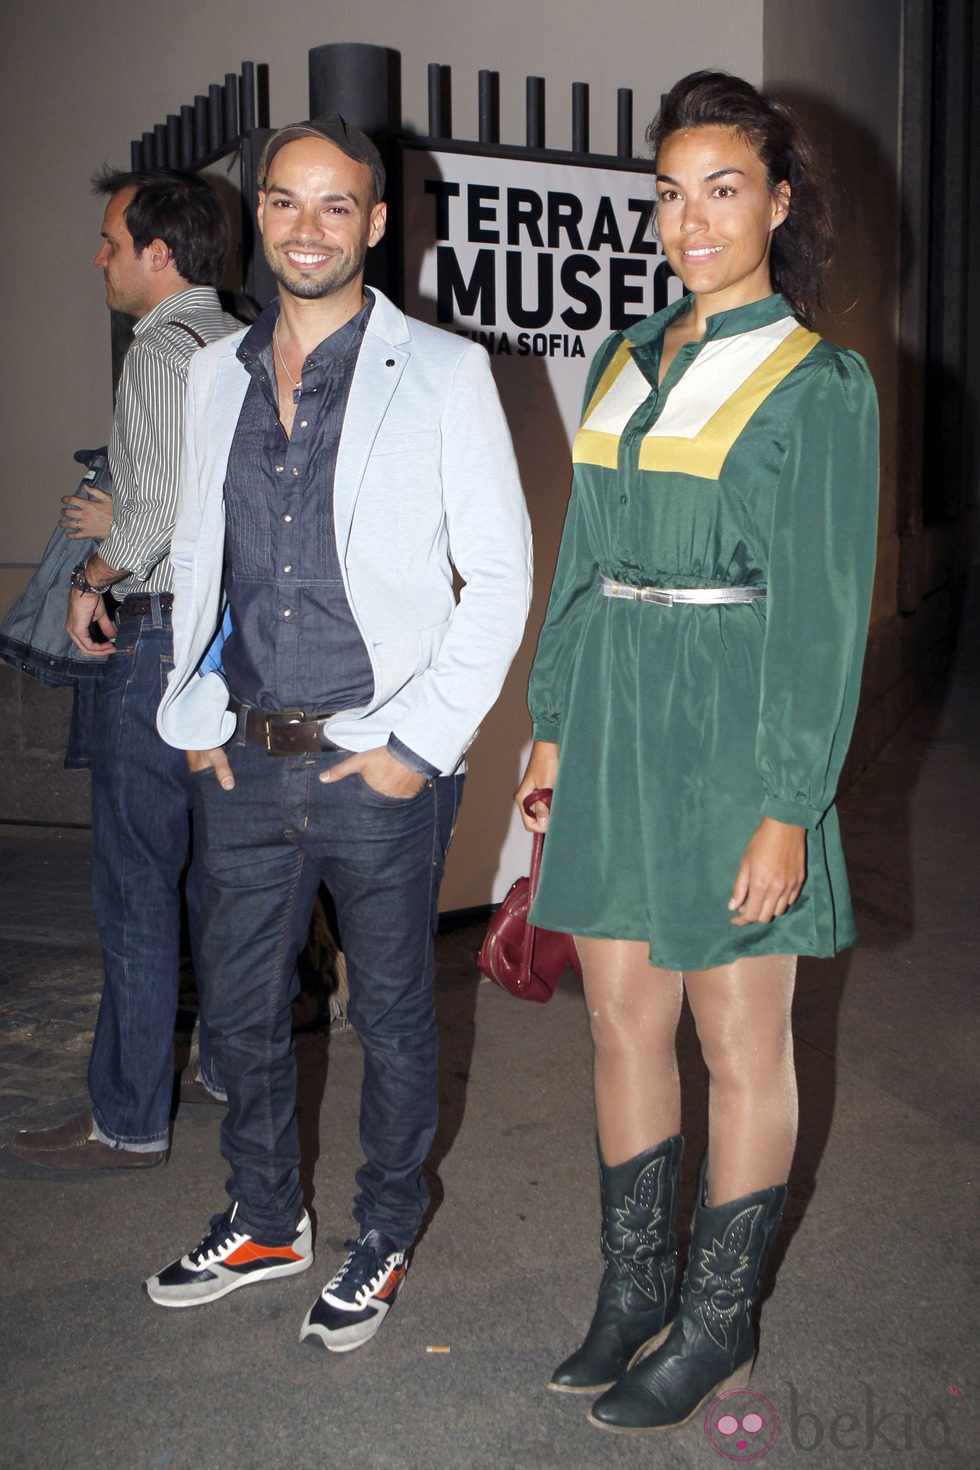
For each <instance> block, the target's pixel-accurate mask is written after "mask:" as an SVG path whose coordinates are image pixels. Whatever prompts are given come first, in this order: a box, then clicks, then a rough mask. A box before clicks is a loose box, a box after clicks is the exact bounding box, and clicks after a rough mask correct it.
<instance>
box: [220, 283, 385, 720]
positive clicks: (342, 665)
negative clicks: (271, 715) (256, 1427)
mask: <svg viewBox="0 0 980 1470" xmlns="http://www.w3.org/2000/svg"><path fill="white" fill-rule="evenodd" d="M372 305H373V302H372V301H371V300H369V301H368V304H367V305H366V306H365V307H363V308H362V310H361V311H359V312H358V314H357V315H356V316H355V317H353V318H352V319H351V320H350V321H349V322H346V323H345V324H344V325H343V326H342V327H340V328H339V330H338V331H336V332H334V333H332V334H331V336H329V337H327V338H325V340H324V341H323V342H321V343H320V344H319V346H318V347H316V348H315V349H314V351H313V352H311V353H310V355H309V356H308V357H307V358H306V361H305V362H304V364H303V378H302V388H301V390H297V393H296V395H295V397H296V418H295V420H294V422H293V430H292V436H291V437H289V438H287V436H286V433H285V431H284V429H283V427H282V424H281V423H280V421H279V407H278V399H277V393H276V378H275V366H274V363H273V351H274V347H273V338H272V332H273V328H274V326H275V323H276V320H277V318H278V315H279V304H278V302H274V303H273V304H271V305H270V306H267V307H266V308H265V310H264V311H263V312H262V314H261V316H260V317H259V318H258V320H257V321H256V322H255V323H254V324H253V326H252V327H251V328H250V330H249V331H248V332H247V333H246V335H245V337H244V338H243V339H242V342H241V344H240V345H239V348H238V357H239V360H240V361H241V362H242V364H243V365H244V367H245V368H246V370H247V371H248V373H249V375H250V377H251V382H250V383H249V386H248V390H247V392H246V395H245V401H244V403H243V404H242V410H241V414H240V416H239V420H238V428H237V430H236V432H235V438H234V442H233V444H232V449H231V454H230V456H229V459H228V470H227V476H226V479H225V507H226V516H227V520H226V528H225V590H226V593H227V597H228V604H229V607H230V610H231V627H232V632H231V635H230V637H229V638H228V639H227V640H226V642H225V644H224V647H223V649H222V665H223V672H224V676H225V679H226V680H227V683H228V688H229V691H230V692H231V694H232V695H233V696H234V697H235V698H236V699H238V700H240V701H241V702H242V703H244V704H250V705H255V706H257V707H258V708H260V709H267V710H277V709H301V710H305V711H306V712H307V713H308V714H319V713H326V712H327V711H332V710H342V709H356V708H358V707H359V706H361V705H366V704H368V703H369V701H370V699H371V696H372V694H373V693H374V678H373V675H372V671H371V663H370V659H369V657H368V652H367V649H366V648H365V646H364V641H363V639H362V638H361V635H360V632H359V631H358V628H357V625H356V623H355V621H354V616H353V614H352V612H351V609H350V606H349V604H348V601H347V595H346V593H345V591H344V584H343V580H342V577H341V571H340V563H339V559H338V552H337V540H336V535H335V532H334V516H333V487H334V473H335V471H336V467H337V450H338V447H339V444H340V433H341V429H342V428H343V422H344V413H345V411H346V408H347V399H348V396H349V394H350V386H351V381H352V379H353V376H354V368H355V366H356V363H357V355H358V352H359V350H360V346H361V342H362V340H363V337H364V330H365V328H366V326H367V321H368V317H369V315H370V312H371V308H372Z"/></svg>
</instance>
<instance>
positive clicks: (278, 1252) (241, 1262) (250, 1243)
mask: <svg viewBox="0 0 980 1470" xmlns="http://www.w3.org/2000/svg"><path fill="white" fill-rule="evenodd" d="M264 1256H278V1257H279V1258H280V1259H281V1260H283V1261H299V1260H301V1259H302V1257H301V1256H300V1255H299V1254H298V1252H297V1251H294V1250H293V1248H292V1246H291V1245H259V1243H258V1241H255V1240H246V1241H245V1243H244V1245H240V1246H239V1247H238V1249H237V1250H233V1251H232V1253H231V1255H230V1256H225V1265H226V1266H247V1265H248V1263H249V1261H260V1260H262V1258H263V1257H264Z"/></svg>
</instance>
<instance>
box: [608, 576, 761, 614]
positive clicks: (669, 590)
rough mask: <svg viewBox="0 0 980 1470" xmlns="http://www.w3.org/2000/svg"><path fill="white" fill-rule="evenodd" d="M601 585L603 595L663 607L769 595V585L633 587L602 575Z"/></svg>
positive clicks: (750, 599)
mask: <svg viewBox="0 0 980 1470" xmlns="http://www.w3.org/2000/svg"><path fill="white" fill-rule="evenodd" d="M599 586H600V587H601V588H602V595H603V597H623V598H625V599H626V600H627V601H628V602H656V603H659V605H660V606H661V607H673V606H674V605H675V603H678V602H694V603H698V604H699V605H700V606H701V607H710V606H711V605H712V604H713V603H723V602H755V601H756V600H757V599H758V598H760V597H765V595H766V589H765V587H630V586H629V585H628V584H627V583H626V582H614V581H613V580H612V578H611V577H600V578H599Z"/></svg>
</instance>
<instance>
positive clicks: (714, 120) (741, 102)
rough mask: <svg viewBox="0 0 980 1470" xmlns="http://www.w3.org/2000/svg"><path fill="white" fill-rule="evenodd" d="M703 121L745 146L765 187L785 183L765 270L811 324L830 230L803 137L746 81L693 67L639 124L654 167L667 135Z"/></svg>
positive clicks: (780, 108) (790, 116) (782, 109)
mask: <svg viewBox="0 0 980 1470" xmlns="http://www.w3.org/2000/svg"><path fill="white" fill-rule="evenodd" d="M707 126H715V127H723V128H731V129H732V131H733V132H735V133H738V134H739V135H740V136H741V137H743V138H744V139H745V140H746V142H748V143H750V144H751V146H752V147H753V148H754V149H755V151H756V153H757V154H758V156H759V159H760V160H761V162H762V165H763V167H764V168H765V170H766V176H767V178H768V182H769V188H770V189H774V188H775V187H776V185H777V184H781V183H784V182H786V183H788V184H789V186H790V191H791V195H790V202H789V212H788V214H787V215H786V218H785V219H784V220H783V222H782V224H781V225H780V226H779V228H778V229H777V230H774V231H773V236H772V248H771V251H770V256H769V269H770V273H771V276H772V283H773V286H774V287H775V289H776V290H777V291H779V292H781V293H782V295H783V296H785V297H786V299H787V301H788V302H789V304H790V306H791V307H792V308H793V311H794V314H795V315H796V316H797V318H798V319H799V320H800V321H801V322H802V323H803V325H804V326H807V327H812V326H813V314H814V312H815V310H816V309H817V308H818V307H819V306H820V304H821V284H822V280H823V276H824V273H825V272H826V270H827V267H828V266H829V264H830V260H831V256H832V254H833V245H834V229H833V222H832V218H831V212H830V202H829V199H828V196H827V189H826V185H825V183H824V180H823V177H822V174H821V172H820V168H819V165H818V163H817V160H816V157H815V155H814V151H813V148H812V146H811V144H810V141H809V139H808V138H807V136H806V134H805V133H804V131H803V128H802V127H801V125H800V122H799V120H798V119H797V118H796V116H795V115H794V113H793V112H791V110H790V109H789V108H788V107H786V106H785V105H784V104H783V103H782V102H777V101H776V100H775V99H774V98H771V97H765V96H763V94H762V93H761V92H759V91H757V90H756V88H755V87H753V86H752V84H751V82H747V81H745V80H744V79H743V78H742V77H733V76H731V75H729V73H728V72H723V71H694V72H691V73H690V75H689V76H686V77H682V78H681V80H680V81H679V82H676V83H675V84H674V86H673V87H671V89H670V91H669V92H668V93H667V95H666V97H665V98H664V100H663V103H662V105H661V108H660V111H659V112H658V113H657V115H656V117H655V118H654V119H653V122H652V123H651V124H650V126H649V127H648V128H647V134H646V137H647V142H648V143H649V145H650V148H651V150H652V152H653V158H654V164H656V159H657V154H658V153H659V152H660V149H661V148H662V147H663V145H664V143H665V142H666V140H667V138H669V137H670V135H671V133H676V132H678V131H679V129H681V128H700V127H707Z"/></svg>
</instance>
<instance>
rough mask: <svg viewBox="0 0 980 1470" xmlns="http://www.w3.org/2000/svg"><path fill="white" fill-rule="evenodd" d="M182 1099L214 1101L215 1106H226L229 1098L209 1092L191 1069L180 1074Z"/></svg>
mask: <svg viewBox="0 0 980 1470" xmlns="http://www.w3.org/2000/svg"><path fill="white" fill-rule="evenodd" d="M180 1100H181V1102H182V1103H195V1104H197V1103H212V1104H213V1105H214V1106H215V1107H218V1108H226V1107H227V1106H228V1099H227V1098H226V1097H215V1095H214V1093H213V1092H209V1091H208V1089H207V1088H206V1087H205V1085H204V1083H203V1082H202V1081H201V1079H200V1077H195V1076H194V1073H193V1072H191V1071H189V1070H188V1071H186V1072H182V1073H181V1076H180Z"/></svg>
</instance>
